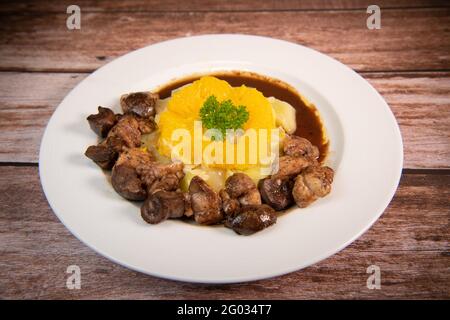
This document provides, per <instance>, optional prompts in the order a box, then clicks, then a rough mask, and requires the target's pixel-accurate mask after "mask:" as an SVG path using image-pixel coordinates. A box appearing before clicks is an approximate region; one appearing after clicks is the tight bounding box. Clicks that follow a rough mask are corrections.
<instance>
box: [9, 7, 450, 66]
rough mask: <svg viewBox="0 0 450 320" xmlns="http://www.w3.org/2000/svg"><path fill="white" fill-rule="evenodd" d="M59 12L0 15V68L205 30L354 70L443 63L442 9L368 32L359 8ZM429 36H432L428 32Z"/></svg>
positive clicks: (402, 12) (395, 14) (449, 12)
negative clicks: (308, 53) (268, 40)
mask: <svg viewBox="0 0 450 320" xmlns="http://www.w3.org/2000/svg"><path fill="white" fill-rule="evenodd" d="M67 17H68V15H67V14H66V13H65V11H63V12H61V13H42V14H41V13H39V14H33V13H27V12H23V13H20V14H4V15H2V23H1V24H0V70H8V71H11V70H15V71H24V70H32V71H67V72H80V71H81V72H90V71H93V70H95V69H96V68H98V67H99V66H101V65H103V64H105V63H107V62H108V61H111V60H112V59H114V58H115V57H117V56H120V55H123V54H125V53H127V52H129V51H131V50H134V49H137V48H140V47H144V46H146V45H150V44H152V43H156V42H159V41H163V40H167V39H172V38H177V37H183V36H188V35H197V34H207V33H247V34H256V35H263V36H271V37H275V38H280V39H284V40H288V41H292V42H294V43H299V44H303V45H306V46H309V47H311V48H314V49H317V50H319V51H321V52H323V53H326V54H329V55H330V56H332V57H335V58H336V59H338V60H340V61H342V62H343V63H345V64H347V65H349V66H350V67H352V68H354V69H355V70H358V71H392V70H430V69H433V70H436V69H441V70H442V69H449V65H450V29H449V28H448V25H450V8H426V9H384V10H383V11H382V28H381V29H380V30H369V29H368V28H367V27H366V19H367V17H368V15H367V13H366V12H365V10H350V11H339V10H338V11H274V12H267V11H263V12H259V11H258V12H254V11H251V12H250V11H249V12H247V11H245V12H242V11H241V12H162V11H158V12H150V11H143V12H142V11H139V12H111V11H108V12H87V13H84V14H82V20H81V30H75V31H69V30H68V29H67V27H66V19H67ZM431 35H439V36H438V37H436V36H431Z"/></svg>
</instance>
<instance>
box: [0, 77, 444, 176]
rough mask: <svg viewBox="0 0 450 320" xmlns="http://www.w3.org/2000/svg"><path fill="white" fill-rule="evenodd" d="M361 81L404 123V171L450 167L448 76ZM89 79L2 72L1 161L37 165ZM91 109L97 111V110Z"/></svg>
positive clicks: (401, 127) (401, 124)
mask: <svg viewBox="0 0 450 320" xmlns="http://www.w3.org/2000/svg"><path fill="white" fill-rule="evenodd" d="M363 76H364V77H365V78H366V79H367V80H368V81H369V82H370V83H372V84H373V85H374V86H375V88H376V89H377V90H378V91H379V92H380V93H381V94H382V95H383V96H384V98H385V99H386V101H387V102H388V103H389V105H390V107H391V109H392V110H393V112H394V114H395V116H396V118H397V121H398V122H399V124H400V129H401V131H402V135H403V141H404V153H405V164H404V167H405V168H450V72H433V73H430V72H427V73H400V74H386V73H367V74H363ZM85 77H86V74H75V73H17V72H3V73H0V161H3V162H37V161H38V157H39V144H40V141H41V138H42V134H43V131H44V129H45V125H46V124H47V122H48V120H49V118H50V116H51V114H52V113H53V111H54V109H55V108H56V106H57V105H58V104H59V102H61V100H62V99H63V98H64V96H65V95H66V94H67V93H68V92H69V91H70V90H71V89H72V88H73V87H74V86H75V85H76V84H77V83H78V82H80V81H81V80H83V79H84V78H85ZM49 88H51V89H49ZM92 108H93V109H92V110H93V112H94V110H95V108H96V106H92Z"/></svg>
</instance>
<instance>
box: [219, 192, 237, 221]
mask: <svg viewBox="0 0 450 320" xmlns="http://www.w3.org/2000/svg"><path fill="white" fill-rule="evenodd" d="M219 196H220V199H221V200H222V210H223V213H224V214H225V216H230V215H233V214H235V213H236V212H237V211H238V210H239V208H240V207H241V205H240V204H239V201H238V200H236V199H233V198H231V197H230V195H229V194H228V192H226V191H225V189H222V190H220V192H219Z"/></svg>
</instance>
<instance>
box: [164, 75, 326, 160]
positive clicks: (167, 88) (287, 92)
mask: <svg viewBox="0 0 450 320" xmlns="http://www.w3.org/2000/svg"><path fill="white" fill-rule="evenodd" d="M203 75H204V74H201V75H194V76H190V77H187V78H183V79H179V80H175V81H173V82H170V83H168V84H167V85H164V86H162V87H161V88H159V89H158V90H157V91H156V92H157V93H159V96H160V98H161V99H164V98H167V97H169V96H170V95H171V92H172V90H174V89H177V88H179V87H182V86H184V85H185V84H188V83H191V82H192V81H195V80H197V79H199V78H200V77H201V76H203ZM208 75H211V76H214V77H216V78H219V79H222V80H225V81H227V82H228V83H229V84H230V85H232V86H233V87H238V86H241V85H246V86H247V87H252V88H256V89H257V90H259V91H261V92H262V93H263V94H264V96H265V97H275V98H277V99H279V100H282V101H285V102H287V103H289V104H290V105H292V106H293V107H294V108H295V109H296V111H297V115H296V120H297V130H296V132H295V134H296V135H298V136H300V137H304V138H306V139H308V140H309V141H311V143H312V144H314V145H316V146H317V147H318V148H319V151H320V158H319V160H320V162H322V161H323V160H324V159H325V157H326V155H327V152H328V140H327V139H326V135H325V128H324V127H323V124H322V121H321V120H320V116H319V112H318V111H317V109H316V108H315V107H314V106H308V105H306V104H305V102H304V101H303V99H302V98H301V96H300V95H299V94H298V92H297V91H296V90H295V89H294V88H292V87H290V86H289V85H288V84H286V83H284V82H282V81H280V80H276V79H272V78H269V77H266V76H261V75H258V74H255V73H252V72H246V71H245V72H243V71H230V72H218V73H208Z"/></svg>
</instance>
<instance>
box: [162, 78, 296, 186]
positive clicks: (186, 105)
mask: <svg viewBox="0 0 450 320" xmlns="http://www.w3.org/2000/svg"><path fill="white" fill-rule="evenodd" d="M211 95H214V96H215V97H216V98H217V100H218V101H219V102H221V101H225V100H231V101H232V103H233V104H234V105H236V106H239V105H243V106H245V108H246V110H247V111H248V113H249V117H248V120H247V121H246V122H245V124H244V125H243V127H242V129H243V130H244V131H245V130H247V129H266V130H267V132H268V133H269V134H268V136H267V137H268V138H267V143H268V144H270V142H271V137H270V131H271V129H276V128H280V129H281V131H280V132H281V133H279V135H278V136H279V137H280V138H282V137H283V136H284V131H285V129H284V128H283V124H287V125H286V126H287V129H288V130H289V131H291V130H292V123H294V125H295V110H294V109H293V108H292V106H290V105H288V106H286V105H285V104H286V103H284V102H281V101H280V100H277V99H274V98H270V99H268V98H266V97H264V95H263V94H262V93H261V92H260V91H258V90H256V89H254V88H249V87H246V86H245V85H242V86H240V87H232V86H231V85H230V84H228V83H227V82H226V81H224V80H220V79H217V78H215V77H212V76H205V77H202V78H200V79H199V80H196V81H194V82H193V83H191V84H189V85H185V86H183V87H182V88H180V89H178V90H176V91H173V92H172V96H171V97H170V98H169V99H168V100H165V101H164V100H162V104H161V105H160V106H159V109H160V110H159V112H160V113H159V114H158V116H157V118H156V121H157V123H158V128H159V137H158V141H157V150H158V152H159V153H160V154H161V155H162V156H164V157H167V158H171V157H172V158H173V157H174V150H175V149H176V146H177V145H178V146H179V144H180V141H179V140H173V139H172V138H173V134H174V132H175V131H176V130H177V129H185V130H186V132H189V134H190V136H191V137H192V138H191V140H190V141H188V143H189V144H190V148H191V150H192V151H194V144H195V142H196V141H194V131H195V125H194V124H195V121H200V116H199V113H200V109H201V108H202V106H203V104H204V102H205V101H206V99H207V98H208V97H210V96H211ZM280 103H283V106H284V107H283V108H280V107H279V106H280ZM289 107H290V108H291V109H292V110H290V109H289ZM292 117H293V118H294V119H292ZM280 119H281V120H280ZM289 126H290V127H289ZM197 129H198V126H197ZM205 130H206V129H204V130H203V133H205ZM294 130H295V128H294ZM239 139H244V141H245V144H244V145H245V148H244V152H245V155H244V161H243V162H242V161H240V163H238V162H237V154H238V153H239V152H241V153H242V151H243V149H239V150H238V149H237V146H236V145H237V144H236V141H235V142H231V141H228V140H227V139H225V140H224V141H212V140H211V139H207V138H203V139H201V150H203V156H202V160H201V162H200V163H198V162H197V163H196V161H195V159H194V152H192V153H191V154H190V157H189V156H187V155H184V154H182V153H179V154H177V155H178V159H179V160H181V161H182V162H184V163H185V172H186V177H185V180H186V181H183V182H182V188H186V187H187V186H188V185H189V180H190V179H191V178H192V177H193V176H194V175H200V176H201V177H203V178H204V179H205V180H206V181H207V182H208V183H209V184H210V185H211V186H212V187H213V189H215V190H216V191H218V190H219V189H221V188H222V187H223V185H224V182H225V179H226V178H227V177H228V176H230V175H231V174H233V172H236V171H240V172H245V173H247V174H248V175H249V176H250V177H251V178H252V179H253V180H254V181H255V182H257V181H258V180H260V179H262V178H264V177H265V175H264V174H262V173H261V170H260V169H261V167H262V166H266V167H267V166H270V164H269V165H267V162H266V161H263V160H262V159H260V158H259V157H257V159H256V162H255V161H254V159H255V158H254V154H250V152H249V151H250V150H252V151H254V150H255V149H254V148H255V146H254V145H253V146H252V147H253V149H250V147H251V146H250V145H249V143H248V140H245V139H246V137H245V135H244V136H242V137H240V138H239ZM258 141H259V140H258ZM197 142H198V140H197ZM258 146H259V144H258ZM258 146H256V148H258ZM227 148H233V149H234V159H235V161H234V162H233V163H230V162H229V161H226V162H225V161H224V162H225V163H215V162H214V160H213V159H209V154H210V155H211V157H214V156H216V152H206V151H208V150H215V151H217V150H223V154H224V158H225V154H226V152H227V150H230V149H227ZM258 151H259V150H258ZM253 153H254V152H253ZM241 160H242V158H241ZM266 160H267V159H266ZM183 186H184V187H183Z"/></svg>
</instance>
